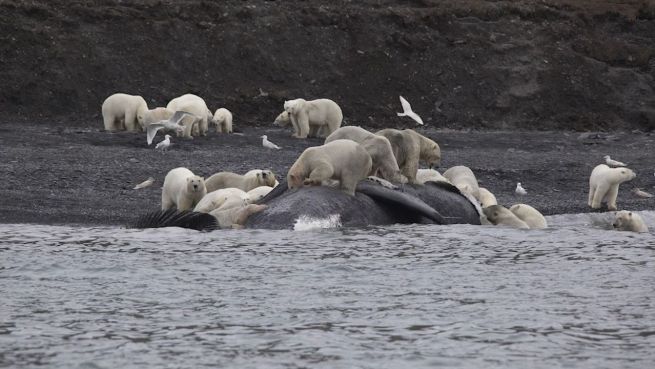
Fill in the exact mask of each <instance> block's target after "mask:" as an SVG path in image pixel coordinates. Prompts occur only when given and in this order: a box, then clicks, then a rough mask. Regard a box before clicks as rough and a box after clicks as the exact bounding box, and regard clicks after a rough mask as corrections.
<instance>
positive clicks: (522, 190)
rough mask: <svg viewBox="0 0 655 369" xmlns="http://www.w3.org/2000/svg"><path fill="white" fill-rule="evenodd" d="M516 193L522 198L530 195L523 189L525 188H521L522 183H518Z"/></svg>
mask: <svg viewBox="0 0 655 369" xmlns="http://www.w3.org/2000/svg"><path fill="white" fill-rule="evenodd" d="M515 192H516V194H518V195H521V196H523V195H527V194H528V191H526V190H525V188H523V186H521V182H518V183H517V184H516V191H515Z"/></svg>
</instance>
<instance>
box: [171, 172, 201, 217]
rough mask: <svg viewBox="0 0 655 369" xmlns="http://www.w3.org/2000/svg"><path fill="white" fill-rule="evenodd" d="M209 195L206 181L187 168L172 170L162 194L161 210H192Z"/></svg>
mask: <svg viewBox="0 0 655 369" xmlns="http://www.w3.org/2000/svg"><path fill="white" fill-rule="evenodd" d="M205 194H207V189H206V188H205V181H204V179H203V178H202V177H199V176H197V175H194V174H193V172H192V171H190V170H189V169H187V168H183V167H180V168H175V169H171V170H170V171H169V172H168V174H166V178H164V186H163V188H162V193H161V210H168V209H171V208H177V210H191V209H193V207H194V206H195V205H196V204H198V202H199V201H200V200H201V199H202V198H203V197H204V196H205Z"/></svg>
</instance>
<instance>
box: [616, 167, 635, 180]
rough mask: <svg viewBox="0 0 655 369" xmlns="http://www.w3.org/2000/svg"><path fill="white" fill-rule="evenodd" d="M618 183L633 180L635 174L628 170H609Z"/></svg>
mask: <svg viewBox="0 0 655 369" xmlns="http://www.w3.org/2000/svg"><path fill="white" fill-rule="evenodd" d="M611 170H612V171H613V172H614V175H615V176H616V177H615V178H616V181H617V182H618V183H622V182H626V181H630V180H633V179H634V178H635V177H636V176H637V174H636V173H635V172H633V171H632V169H629V168H611Z"/></svg>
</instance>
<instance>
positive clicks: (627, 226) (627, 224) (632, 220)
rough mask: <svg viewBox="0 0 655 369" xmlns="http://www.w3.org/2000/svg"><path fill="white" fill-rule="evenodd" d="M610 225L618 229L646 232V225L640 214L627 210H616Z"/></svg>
mask: <svg viewBox="0 0 655 369" xmlns="http://www.w3.org/2000/svg"><path fill="white" fill-rule="evenodd" d="M612 226H613V227H614V229H616V230H619V231H630V232H648V227H647V226H646V223H645V222H644V220H643V219H642V218H641V216H640V215H639V214H637V213H633V212H631V211H627V210H621V211H617V212H616V215H615V217H614V223H612Z"/></svg>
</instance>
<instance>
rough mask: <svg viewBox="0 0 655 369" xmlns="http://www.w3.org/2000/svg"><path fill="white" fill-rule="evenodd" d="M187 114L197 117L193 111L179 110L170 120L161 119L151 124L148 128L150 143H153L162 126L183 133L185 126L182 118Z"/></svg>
mask: <svg viewBox="0 0 655 369" xmlns="http://www.w3.org/2000/svg"><path fill="white" fill-rule="evenodd" d="M187 115H190V116H192V117H194V118H195V115H193V114H191V113H187V112H185V111H182V110H178V111H176V112H175V114H173V116H172V117H170V118H169V119H168V120H160V121H159V122H156V123H151V124H149V125H148V127H147V128H146V132H147V138H148V145H151V144H152V140H153V139H154V138H155V135H156V134H157V131H159V130H160V129H162V128H166V129H169V130H171V131H175V132H177V133H182V132H183V131H184V126H183V125H182V123H181V122H182V119H183V118H184V117H185V116H187Z"/></svg>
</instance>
